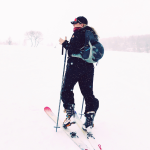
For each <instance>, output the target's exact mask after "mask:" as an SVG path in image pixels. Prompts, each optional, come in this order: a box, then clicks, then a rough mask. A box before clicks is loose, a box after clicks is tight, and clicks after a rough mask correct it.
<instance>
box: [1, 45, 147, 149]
mask: <svg viewBox="0 0 150 150" xmlns="http://www.w3.org/2000/svg"><path fill="white" fill-rule="evenodd" d="M63 64H64V56H62V55H61V46H60V47H58V48H46V47H41V48H40V47H39V48H24V47H16V46H11V47H10V46H0V150H12V149H15V150H34V149H36V150H58V149H65V150H70V149H71V150H77V149H79V148H78V147H77V146H76V145H75V144H74V143H73V142H72V141H71V140H70V139H69V138H68V137H67V135H66V134H65V133H64V132H63V131H62V130H61V129H58V132H57V133H56V129H55V128H54V126H55V124H54V123H53V122H52V121H51V119H50V118H48V116H47V115H46V114H45V112H44V107H45V106H49V107H50V108H52V110H53V112H54V113H55V114H57V113H58V105H59V99H60V89H61V82H62V73H63ZM149 91H150V54H147V53H132V52H116V51H106V52H105V54H104V57H103V58H102V59H101V60H100V61H99V64H98V66H97V67H95V75H94V95H95V97H97V98H98V99H99V103H100V106H99V110H98V112H97V114H96V117H95V121H94V124H95V127H94V129H93V132H94V134H95V137H96V138H97V140H98V141H99V143H100V144H101V145H102V149H103V150H135V149H143V150H149V149H150V145H149V141H150V128H149V127H150V121H149V115H150V109H149V108H150V92H149ZM74 94H75V95H74V97H75V103H76V106H75V109H76V111H77V112H78V113H80V112H81V106H82V100H83V97H82V95H81V92H80V90H79V86H78V84H77V85H75V88H74ZM64 117H65V114H64V113H63V107H62V103H61V109H60V119H61V120H63V119H64ZM82 120H83V121H84V118H82Z"/></svg>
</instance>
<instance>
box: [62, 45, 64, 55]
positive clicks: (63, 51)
mask: <svg viewBox="0 0 150 150" xmlns="http://www.w3.org/2000/svg"><path fill="white" fill-rule="evenodd" d="M63 53H64V48H63V46H62V55H63Z"/></svg>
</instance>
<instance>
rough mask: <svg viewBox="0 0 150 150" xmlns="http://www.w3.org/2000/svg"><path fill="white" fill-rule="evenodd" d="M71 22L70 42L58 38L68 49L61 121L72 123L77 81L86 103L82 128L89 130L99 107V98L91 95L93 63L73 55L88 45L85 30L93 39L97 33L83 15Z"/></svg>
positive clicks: (96, 39)
mask: <svg viewBox="0 0 150 150" xmlns="http://www.w3.org/2000/svg"><path fill="white" fill-rule="evenodd" d="M71 24H73V27H74V29H73V31H74V33H73V35H72V37H71V39H70V42H68V41H67V37H65V40H64V39H62V38H60V39H59V44H61V45H62V46H63V47H64V48H65V49H66V50H67V51H68V60H67V67H66V73H65V77H64V83H63V86H62V91H61V99H62V101H63V107H64V109H65V112H66V119H65V121H64V122H63V126H64V127H67V126H70V125H71V123H72V118H73V116H74V108H75V103H74V93H73V88H74V86H75V84H76V83H77V82H78V83H79V87H80V90H81V93H82V95H83V97H84V99H85V104H86V107H85V112H84V115H85V118H86V119H85V123H84V124H83V126H82V129H83V130H86V131H89V130H90V131H91V128H92V127H93V121H94V117H95V114H96V112H97V110H98V108H99V100H98V99H97V98H95V96H94V95H93V77H94V65H93V63H88V62H86V61H84V60H83V59H81V58H78V57H75V55H76V54H80V53H81V52H82V51H83V50H84V47H85V46H88V43H86V42H85V41H86V40H87V39H88V38H90V37H88V36H85V35H86V32H87V31H88V32H90V33H91V34H92V35H93V36H94V40H93V41H98V35H97V33H96V31H95V30H94V28H92V27H89V26H88V20H87V19H86V18H85V17H84V16H79V17H77V18H75V20H74V21H72V22H71ZM73 120H74V119H73Z"/></svg>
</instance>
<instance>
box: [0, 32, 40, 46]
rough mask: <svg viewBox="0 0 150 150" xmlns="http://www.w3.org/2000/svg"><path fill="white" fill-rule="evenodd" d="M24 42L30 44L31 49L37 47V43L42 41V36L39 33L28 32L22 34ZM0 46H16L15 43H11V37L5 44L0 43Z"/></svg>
mask: <svg viewBox="0 0 150 150" xmlns="http://www.w3.org/2000/svg"><path fill="white" fill-rule="evenodd" d="M24 36H25V39H24V41H25V42H26V41H27V42H28V41H29V43H30V46H31V47H37V46H38V45H39V43H40V42H41V41H42V40H43V34H42V33H41V32H40V31H28V32H26V33H25V34H24ZM0 45H18V44H17V42H15V41H13V40H12V38H11V37H8V39H7V40H6V41H5V42H0Z"/></svg>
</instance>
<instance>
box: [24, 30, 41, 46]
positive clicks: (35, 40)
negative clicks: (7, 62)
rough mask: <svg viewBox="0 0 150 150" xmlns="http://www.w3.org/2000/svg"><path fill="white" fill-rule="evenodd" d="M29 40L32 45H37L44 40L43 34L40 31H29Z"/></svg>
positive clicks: (27, 36) (27, 35) (26, 34)
mask: <svg viewBox="0 0 150 150" xmlns="http://www.w3.org/2000/svg"><path fill="white" fill-rule="evenodd" d="M25 36H26V38H27V40H30V41H31V47H32V46H34V47H37V46H38V45H39V43H40V42H41V41H42V40H43V34H42V33H41V32H39V31H29V32H26V33H25Z"/></svg>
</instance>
